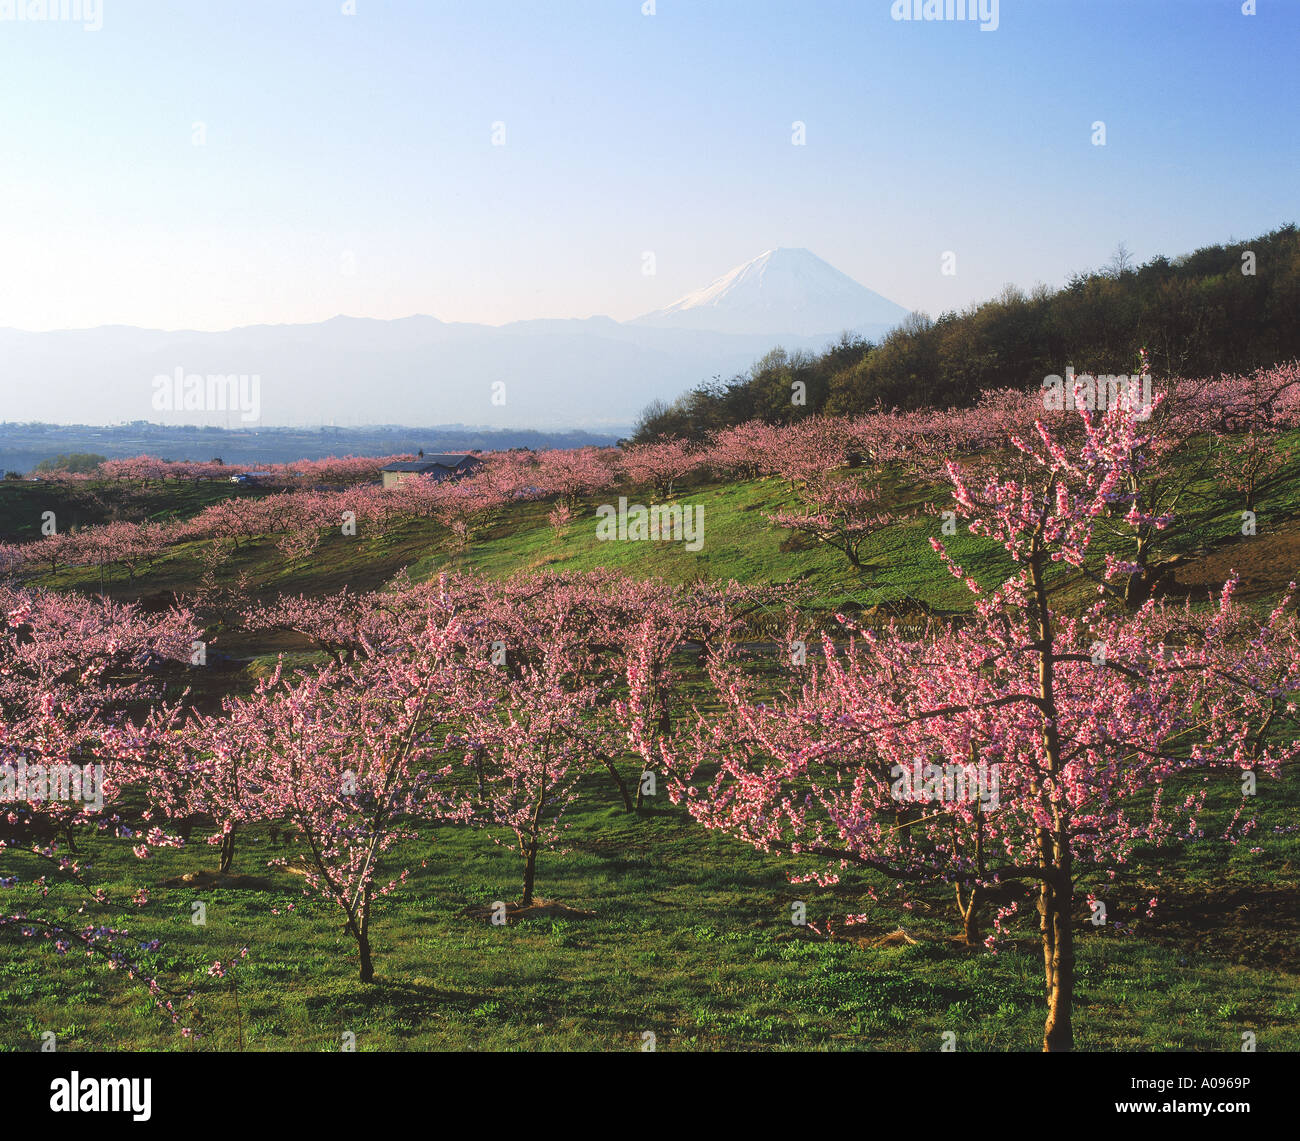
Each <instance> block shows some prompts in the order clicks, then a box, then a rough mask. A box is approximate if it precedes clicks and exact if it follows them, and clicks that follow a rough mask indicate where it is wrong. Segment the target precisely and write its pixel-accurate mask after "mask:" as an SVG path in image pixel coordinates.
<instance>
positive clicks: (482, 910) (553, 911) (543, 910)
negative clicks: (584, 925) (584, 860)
mask: <svg viewBox="0 0 1300 1141" xmlns="http://www.w3.org/2000/svg"><path fill="white" fill-rule="evenodd" d="M504 907H505V912H504V914H505V917H506V922H507V923H517V922H518V921H519V920H521V919H593V918H595V915H596V913H595V912H594V911H585V910H583V909H582V908H580V907H570V906H568V904H565V903H559V902H558V901H556V900H554V899H535V900H533V902H532V903H530V904H529V905H528V906H527V907H524V906H522V905H521V904H518V903H507V904H505V905H504ZM460 914H461V915H462V916H465V917H467V918H469V919H482V920H485V921H487V922H489V923H490V922H491V921H492V919H493V917H495V916H497V915H500V914H502V912H501V909H500V908H498V907H496V906H494V905H491V904H489V905H488V906H481V905H479V904H475V905H473V906H471V907H467V908H465V910H464V911H462V912H461V913H460Z"/></svg>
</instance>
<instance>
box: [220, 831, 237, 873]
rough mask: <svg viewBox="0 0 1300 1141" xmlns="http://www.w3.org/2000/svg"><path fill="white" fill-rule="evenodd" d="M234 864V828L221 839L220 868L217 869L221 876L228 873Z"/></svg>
mask: <svg viewBox="0 0 1300 1141" xmlns="http://www.w3.org/2000/svg"><path fill="white" fill-rule="evenodd" d="M234 862H235V826H234V825H233V824H232V825H231V826H230V831H229V832H227V833H225V835H223V836H222V837H221V866H220V867H219V868H218V869H217V870H218V871H219V872H220V873H221V874H222V875H223V876H224V875H226V874H227V873H229V871H230V869H231V867H232V866H233V865H234Z"/></svg>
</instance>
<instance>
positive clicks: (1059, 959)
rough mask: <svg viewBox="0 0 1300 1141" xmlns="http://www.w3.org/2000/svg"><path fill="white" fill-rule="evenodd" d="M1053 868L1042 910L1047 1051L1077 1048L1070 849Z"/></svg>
mask: <svg viewBox="0 0 1300 1141" xmlns="http://www.w3.org/2000/svg"><path fill="white" fill-rule="evenodd" d="M1062 856H1063V859H1062V861H1061V866H1058V867H1057V868H1055V869H1053V871H1054V872H1055V875H1054V876H1053V880H1054V882H1053V883H1048V882H1047V881H1046V880H1044V881H1043V887H1042V894H1041V897H1040V901H1039V909H1040V912H1041V914H1042V926H1043V966H1044V969H1045V973H1046V979H1047V1023H1046V1025H1045V1026H1044V1027H1043V1050H1044V1051H1045V1052H1048V1053H1060V1052H1064V1051H1069V1050H1073V1049H1074V1023H1073V1009H1074V928H1073V927H1072V926H1071V914H1070V912H1071V905H1072V903H1073V894H1074V891H1073V884H1072V882H1071V874H1070V856H1069V852H1068V851H1067V852H1064V853H1062Z"/></svg>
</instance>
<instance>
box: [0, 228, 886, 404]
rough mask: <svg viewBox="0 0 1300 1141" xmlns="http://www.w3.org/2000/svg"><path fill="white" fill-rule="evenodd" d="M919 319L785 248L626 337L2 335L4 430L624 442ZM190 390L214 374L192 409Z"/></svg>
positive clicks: (537, 331) (527, 329) (377, 328)
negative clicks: (674, 401) (526, 435)
mask: <svg viewBox="0 0 1300 1141" xmlns="http://www.w3.org/2000/svg"><path fill="white" fill-rule="evenodd" d="M906 316H907V310H905V309H903V308H902V307H901V306H898V305H895V304H894V303H893V302H891V301H888V300H887V299H885V298H883V297H881V296H880V295H879V294H876V293H873V292H872V291H871V290H869V289H867V288H865V287H864V286H862V285H859V284H858V283H857V282H855V281H854V280H853V279H852V278H849V277H847V276H845V275H844V274H842V273H840V272H839V270H837V269H835V268H834V267H832V266H830V265H828V264H827V263H826V262H824V261H822V260H821V259H820V258H818V257H817V256H816V255H814V254H812V253H810V252H808V251H807V250H787V249H778V250H769V251H767V252H766V253H764V254H761V255H760V256H759V257H757V258H755V259H753V260H752V261H749V262H746V263H745V264H744V265H741V266H738V267H737V268H735V269H733V270H732V271H731V272H730V273H727V274H724V275H723V276H722V277H720V278H718V279H717V280H716V281H715V282H713V283H712V284H711V285H709V286H707V287H706V288H704V289H701V290H698V291H697V292H695V293H690V294H688V295H687V296H685V297H683V298H682V299H681V300H679V301H677V302H676V303H674V304H673V305H670V306H668V307H667V308H666V309H661V310H658V311H656V312H654V313H648V314H646V315H645V316H643V317H639V318H636V319H634V320H632V321H627V322H622V323H620V322H618V321H615V320H613V319H611V318H609V317H590V318H586V319H582V320H535V321H516V322H513V323H511V324H508V325H500V326H493V325H477V324H467V323H460V322H445V321H439V320H438V319H437V318H434V317H426V316H415V317H406V318H402V319H400V320H394V321H379V320H370V319H362V318H353V317H335V318H333V319H331V320H329V321H323V322H320V323H318V324H310V325H252V326H246V327H243V328H238V329H230V330H227V331H224V332H215V333H205V332H164V331H161V330H155V329H137V328H132V327H128V326H106V327H103V328H97V329H82V330H66V331H57V332H48V333H30V332H22V331H19V330H15V329H0V421H34V420H40V421H46V422H49V423H64V424H66V423H81V424H119V423H123V422H131V421H136V420H145V421H151V422H154V423H163V424H172V425H184V424H200V425H213V426H220V427H229V428H241V427H251V426H254V425H255V424H258V423H260V424H263V425H320V424H338V425H363V424H393V423H406V424H419V423H440V424H447V423H462V424H470V425H481V426H483V427H485V428H539V429H551V428H560V427H567V428H587V429H605V430H621V429H623V428H625V427H627V426H629V425H630V424H631V423H632V422H633V421H634V420H635V418H636V416H637V414H638V413H639V412H640V410H641V409H642V408H643V407H644V406H645V405H646V404H647V403H648V402H649V401H650V400H652V399H654V398H668V399H671V398H673V397H675V396H677V395H678V394H679V393H681V392H682V391H683V389H686V388H689V387H691V386H693V385H695V384H698V383H700V382H701V381H705V380H708V379H710V378H711V377H713V376H721V377H724V378H725V377H730V376H733V375H735V374H737V373H739V372H742V371H744V370H745V369H747V368H748V367H749V366H750V365H751V364H753V363H754V361H755V360H756V359H757V358H758V357H760V356H762V355H763V354H765V353H766V352H768V351H769V350H771V349H772V348H774V347H775V346H777V345H782V346H783V347H785V348H786V349H789V350H795V349H800V348H807V349H820V348H823V347H824V346H825V345H826V344H827V342H829V341H830V340H832V339H833V338H834V337H836V336H838V335H839V334H840V333H841V332H843V331H845V330H853V331H856V332H859V333H861V334H863V335H865V336H868V337H878V336H879V335H881V334H882V333H884V332H885V331H887V330H888V329H890V328H892V327H893V326H895V325H897V324H898V323H899V322H900V321H901V320H902V319H903V318H904V317H906ZM162 377H166V378H176V377H179V378H180V379H181V380H183V381H184V384H182V383H179V382H177V383H174V384H173V383H169V382H164V381H162V380H160V379H157V378H162ZM191 377H199V378H203V380H202V381H200V382H197V384H196V385H194V386H191V387H192V389H193V391H194V392H200V391H201V392H202V395H201V397H196V398H195V400H194V401H193V402H189V401H187V399H186V394H187V393H188V392H189V391H190V388H186V387H185V385H186V384H189V382H190V378H191ZM209 377H226V378H230V377H240V378H247V380H246V381H245V382H244V384H243V388H242V390H241V389H239V388H238V387H231V388H229V389H228V391H229V392H232V393H240V397H239V398H234V397H232V398H231V399H230V400H229V401H228V404H229V406H226V404H225V403H221V404H219V403H218V402H217V400H216V395H215V394H216V393H218V392H221V391H223V390H226V389H225V386H224V385H222V384H219V383H218V384H208V383H207V379H206V378H209ZM253 377H257V378H258V382H257V384H256V385H253V384H252V383H251V381H252V378H253ZM209 390H211V391H209ZM254 413H255V416H254Z"/></svg>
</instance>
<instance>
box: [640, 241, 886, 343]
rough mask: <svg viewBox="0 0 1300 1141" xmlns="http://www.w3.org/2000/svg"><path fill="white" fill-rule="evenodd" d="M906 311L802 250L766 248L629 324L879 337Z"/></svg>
mask: <svg viewBox="0 0 1300 1141" xmlns="http://www.w3.org/2000/svg"><path fill="white" fill-rule="evenodd" d="M906 316H907V310H906V309H904V308H903V307H902V306H901V305H895V304H894V303H893V302H892V301H890V300H889V299H888V298H885V297H882V296H880V294H878V293H875V292H873V291H872V290H870V289H868V288H866V286H864V285H859V284H858V283H857V282H856V281H854V280H853V279H852V278H851V277H849V276H848V275H847V274H844V273H841V272H840V271H839V270H838V269H836V268H835V267H834V266H832V265H829V264H828V263H826V262H825V261H823V260H822V259H821V258H819V257H818V256H817V255H816V254H814V253H812V252H810V251H809V250H805V249H785V248H778V249H773V250H766V251H764V252H763V253H761V254H759V255H758V257H756V258H753V259H751V260H750V261H747V262H745V263H744V264H743V265H738V266H736V268H735V269H733V270H731V271H729V272H728V273H724V274H723V275H722V276H721V277H719V278H717V279H716V280H715V281H713V282H711V283H710V284H709V285H707V286H705V287H704V288H703V289H697V290H695V291H694V292H693V293H688V294H686V296H685V297H682V298H680V299H679V300H677V301H675V302H674V303H673V304H672V305H669V306H668V307H667V308H665V309H658V310H656V311H655V312H653V313H647V314H646V315H645V316H643V317H638V318H637V319H636V320H635V321H634V322H632V323H633V324H637V325H651V326H655V327H659V328H681V329H707V330H710V331H712V332H717V333H767V334H774V335H780V334H793V335H798V336H804V337H811V336H818V335H822V334H828V335H833V334H836V333H839V332H842V331H843V330H845V329H854V330H860V331H863V332H867V333H879V332H882V331H884V330H885V329H887V328H892V327H893V326H894V325H897V324H898V323H899V322H900V321H901V320H903V318H904V317H906Z"/></svg>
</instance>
